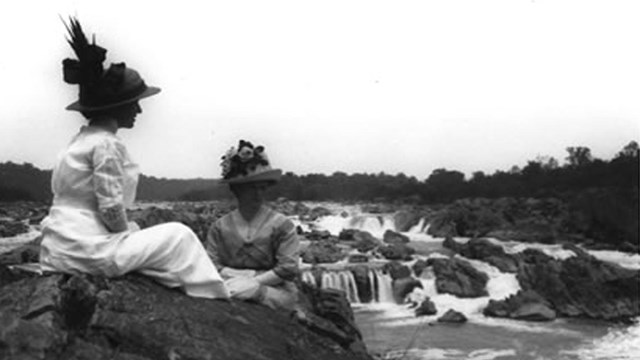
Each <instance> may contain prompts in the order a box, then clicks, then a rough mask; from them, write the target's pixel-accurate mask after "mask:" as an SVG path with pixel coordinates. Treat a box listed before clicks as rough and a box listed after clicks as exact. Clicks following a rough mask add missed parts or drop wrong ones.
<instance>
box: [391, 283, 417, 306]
mask: <svg viewBox="0 0 640 360" xmlns="http://www.w3.org/2000/svg"><path fill="white" fill-rule="evenodd" d="M391 286H392V288H393V298H394V300H395V301H396V303H397V304H402V303H404V299H405V297H406V296H407V295H408V294H409V293H411V292H412V291H413V289H415V288H417V287H418V288H421V289H422V283H421V282H420V280H417V279H414V278H411V277H405V278H401V279H395V280H393V282H392V283H391Z"/></svg>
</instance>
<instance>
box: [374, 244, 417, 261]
mask: <svg viewBox="0 0 640 360" xmlns="http://www.w3.org/2000/svg"><path fill="white" fill-rule="evenodd" d="M378 252H380V254H381V255H382V256H384V257H385V258H386V259H387V260H411V259H413V256H412V255H413V254H415V253H416V250H415V249H414V248H412V247H411V246H408V245H405V244H388V245H385V246H380V247H379V248H378Z"/></svg>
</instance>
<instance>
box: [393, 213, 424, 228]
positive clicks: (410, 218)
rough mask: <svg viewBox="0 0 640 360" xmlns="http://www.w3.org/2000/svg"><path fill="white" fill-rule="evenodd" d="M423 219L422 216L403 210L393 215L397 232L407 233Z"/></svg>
mask: <svg viewBox="0 0 640 360" xmlns="http://www.w3.org/2000/svg"><path fill="white" fill-rule="evenodd" d="M421 218H422V216H421V215H420V214H418V213H416V212H414V211H405V210H401V211H398V212H396V213H395V214H393V223H394V224H395V228H396V231H399V232H406V231H409V230H410V229H411V228H412V227H414V226H416V225H417V224H418V223H419V222H420V219H421Z"/></svg>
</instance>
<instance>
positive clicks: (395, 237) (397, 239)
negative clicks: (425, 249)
mask: <svg viewBox="0 0 640 360" xmlns="http://www.w3.org/2000/svg"><path fill="white" fill-rule="evenodd" d="M382 241H383V242H385V243H387V244H406V243H408V242H409V237H408V236H406V235H402V234H400V233H398V232H395V231H393V230H387V231H385V232H384V234H383V235H382Z"/></svg>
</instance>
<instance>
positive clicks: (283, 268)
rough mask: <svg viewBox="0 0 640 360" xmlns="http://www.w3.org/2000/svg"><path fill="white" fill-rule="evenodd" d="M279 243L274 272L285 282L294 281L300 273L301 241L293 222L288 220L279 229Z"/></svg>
mask: <svg viewBox="0 0 640 360" xmlns="http://www.w3.org/2000/svg"><path fill="white" fill-rule="evenodd" d="M278 243H279V245H278V248H277V250H276V266H275V267H274V268H273V272H274V273H276V275H278V276H279V277H281V278H282V279H284V280H293V279H294V278H295V277H296V276H298V273H299V269H298V259H299V258H300V239H299V238H298V234H297V232H296V228H295V225H294V224H293V222H292V221H291V220H286V221H285V222H284V223H283V224H282V225H281V226H280V227H279V229H278Z"/></svg>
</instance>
